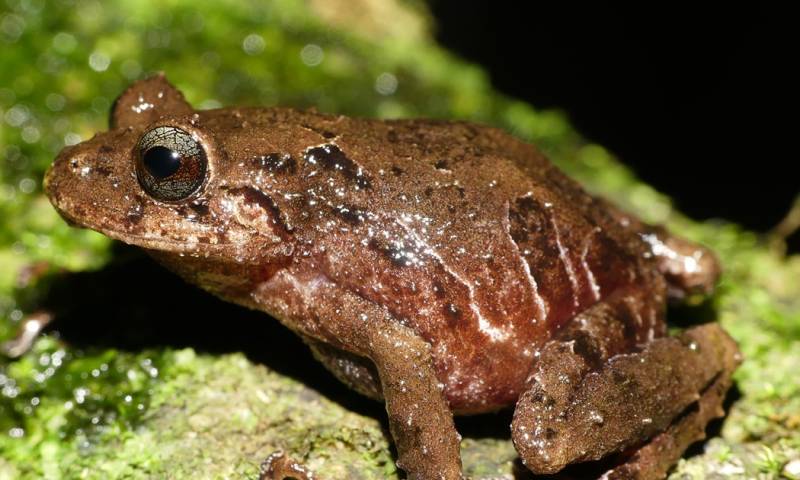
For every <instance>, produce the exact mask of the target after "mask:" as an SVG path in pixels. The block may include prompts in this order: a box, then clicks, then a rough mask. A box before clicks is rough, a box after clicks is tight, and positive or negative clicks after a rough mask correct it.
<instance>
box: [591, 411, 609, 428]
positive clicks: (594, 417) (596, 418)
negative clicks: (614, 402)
mask: <svg viewBox="0 0 800 480" xmlns="http://www.w3.org/2000/svg"><path fill="white" fill-rule="evenodd" d="M589 420H591V421H592V423H594V424H595V425H602V424H603V422H604V421H605V419H604V418H603V416H602V415H600V414H599V413H598V412H596V411H594V410H592V411H591V412H589Z"/></svg>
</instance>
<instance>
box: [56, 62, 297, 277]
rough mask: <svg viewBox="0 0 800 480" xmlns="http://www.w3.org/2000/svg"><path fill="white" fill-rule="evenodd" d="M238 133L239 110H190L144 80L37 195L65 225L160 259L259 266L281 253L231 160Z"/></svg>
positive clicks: (275, 233)
mask: <svg viewBox="0 0 800 480" xmlns="http://www.w3.org/2000/svg"><path fill="white" fill-rule="evenodd" d="M242 127H243V120H242V115H241V113H240V112H239V111H237V110H230V109H219V110H208V111H195V110H194V109H193V108H192V107H191V106H190V105H189V104H188V103H187V102H186V101H185V100H184V97H183V95H182V94H181V92H179V91H178V90H176V89H175V88H174V87H173V86H172V85H170V84H169V83H168V82H167V80H166V79H165V77H164V76H163V75H157V76H154V77H150V78H148V79H145V80H142V81H139V82H137V83H135V84H134V85H132V86H131V87H130V88H128V90H126V91H125V92H124V93H123V94H122V95H121V96H120V97H119V98H118V99H117V101H116V102H115V104H114V107H113V110H112V115H111V128H110V129H109V131H107V132H103V133H100V134H97V135H95V136H94V137H93V138H91V139H89V140H86V141H85V142H82V143H80V144H78V145H74V146H70V147H66V148H64V150H62V151H61V153H60V154H59V155H58V158H56V160H55V162H54V163H53V165H52V166H51V168H50V169H49V170H48V172H47V175H46V177H45V190H46V192H47V195H48V196H49V198H50V201H51V202H52V203H53V205H54V206H55V207H56V209H57V210H58V211H59V213H60V214H61V215H62V216H63V217H64V218H65V219H66V220H67V221H69V222H70V223H72V224H74V225H77V226H81V227H86V228H91V229H93V230H97V231H99V232H101V233H103V234H105V235H108V236H109V237H112V238H115V239H118V240H121V241H123V242H125V243H129V244H133V245H136V246H139V247H143V248H145V249H147V250H149V251H152V252H157V254H159V255H160V256H161V257H162V258H166V259H167V260H169V258H173V260H175V259H177V257H181V258H185V257H189V258H191V257H197V258H210V259H215V260H216V261H222V262H223V263H230V262H236V263H249V264H264V263H265V262H269V261H270V258H269V257H270V256H274V255H281V256H285V255H288V254H289V252H290V250H291V247H290V245H288V243H289V242H287V241H286V240H287V237H288V235H287V227H286V226H285V225H284V224H283V223H282V222H281V219H280V212H279V211H278V210H277V208H276V207H275V204H274V202H272V201H271V199H270V197H269V196H267V195H266V194H264V193H263V192H261V191H260V190H258V189H257V188H254V187H253V186H252V185H253V182H252V175H253V171H252V169H249V168H247V166H245V165H243V163H242V160H241V158H242V155H237V154H238V153H241V152H239V150H242V149H243V148H248V147H247V146H246V145H245V146H243V142H244V143H246V141H244V140H242V139H243V138H246V137H247V135H248V132H247V129H243V128H242ZM232 132H233V133H232ZM250 136H253V135H252V133H250ZM182 261H184V262H185V261H186V260H182ZM170 263H174V262H170Z"/></svg>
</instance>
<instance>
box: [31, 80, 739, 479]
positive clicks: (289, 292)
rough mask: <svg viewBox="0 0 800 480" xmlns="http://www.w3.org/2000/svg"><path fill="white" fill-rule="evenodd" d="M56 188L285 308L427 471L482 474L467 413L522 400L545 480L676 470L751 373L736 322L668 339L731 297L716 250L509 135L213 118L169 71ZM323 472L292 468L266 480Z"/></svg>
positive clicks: (281, 112)
mask: <svg viewBox="0 0 800 480" xmlns="http://www.w3.org/2000/svg"><path fill="white" fill-rule="evenodd" d="M45 185H46V190H47V194H48V195H49V197H50V199H51V201H52V203H53V205H55V207H56V208H57V209H58V211H59V212H60V213H61V215H62V216H63V217H64V218H65V219H67V220H68V221H69V222H70V223H72V224H76V225H79V226H83V227H88V228H92V229H94V230H97V231H99V232H102V233H104V234H106V235H108V236H110V237H112V238H115V239H118V240H121V241H123V242H126V243H130V244H134V245H137V246H139V247H142V248H144V249H145V250H147V251H148V252H149V253H150V254H152V256H153V257H155V258H156V259H157V260H158V261H160V262H161V263H163V264H164V265H165V266H167V267H168V268H169V269H171V270H173V271H175V272H177V273H178V274H179V275H181V276H182V277H183V278H185V279H186V280H188V281H189V282H191V283H194V284H197V285H199V286H201V287H202V288H204V289H206V290H208V291H209V292H211V293H213V294H215V295H217V296H219V297H221V298H223V299H225V300H228V301H231V302H234V303H237V304H240V305H244V306H246V307H249V308H253V309H257V310H262V311H264V312H266V313H269V314H270V315H272V316H273V317H275V318H276V319H278V320H279V321H281V322H282V323H283V324H285V325H286V326H287V327H289V328H290V329H292V330H293V331H295V332H296V333H297V334H298V335H300V336H301V337H302V338H303V339H304V340H305V341H306V343H307V344H308V345H309V346H310V348H311V350H312V351H313V353H314V355H315V356H316V357H317V358H318V359H319V360H320V361H322V362H323V363H324V365H325V366H326V367H327V368H328V369H330V370H331V371H332V372H333V373H334V374H335V375H336V376H337V377H338V378H339V379H340V380H342V381H343V382H345V383H347V384H348V385H350V386H351V387H352V388H354V389H355V390H357V391H358V392H361V393H363V394H365V395H367V396H369V397H372V398H375V399H382V400H383V401H384V402H385V404H386V410H387V412H388V415H389V421H390V427H391V433H392V437H393V439H394V441H395V444H396V446H397V451H398V461H397V464H398V465H399V466H400V468H402V469H403V470H405V471H406V472H407V473H408V475H409V477H410V478H415V479H426V480H432V479H459V478H462V476H463V474H462V470H461V460H460V455H459V440H460V436H459V434H458V433H457V432H456V429H455V428H454V425H453V414H477V413H482V412H490V411H494V410H498V409H501V408H503V407H507V406H511V405H516V407H515V413H514V419H513V422H512V425H511V431H512V438H513V441H514V444H515V446H516V448H517V450H518V451H519V454H520V457H521V460H522V462H523V463H524V464H525V465H526V466H527V467H528V468H530V469H531V470H532V471H533V472H536V473H554V472H558V471H559V470H561V469H562V468H564V467H565V466H567V465H571V464H575V463H579V462H586V461H592V460H598V459H603V458H613V462H612V465H611V466H610V467H609V468H610V470H609V471H608V472H607V473H606V474H605V477H606V478H631V477H637V478H661V477H663V476H665V474H666V472H667V470H668V469H669V468H670V467H671V466H672V465H673V464H674V463H675V462H676V461H677V460H678V459H679V457H680V456H681V454H682V452H683V451H684V450H685V449H686V448H687V447H688V446H689V445H690V444H691V443H692V442H694V441H696V440H698V439H700V438H702V436H703V431H704V428H705V426H706V424H707V423H708V422H709V421H710V420H711V419H713V418H715V417H718V416H720V415H722V409H721V405H722V401H723V396H724V394H725V392H726V391H727V389H728V388H729V386H730V385H731V373H732V372H733V370H734V369H735V368H736V366H737V364H738V363H739V361H740V359H739V353H738V350H737V347H736V344H735V343H734V341H733V340H732V339H731V338H730V337H729V336H728V335H727V334H726V333H725V332H724V331H723V330H722V329H721V328H720V327H719V326H717V325H716V324H707V325H702V326H697V327H694V328H690V329H688V330H687V331H685V332H684V333H682V334H680V335H678V336H675V337H670V336H668V335H667V326H666V323H665V305H666V303H667V301H668V300H669V299H676V300H679V299H681V298H682V297H685V296H686V295H689V294H695V293H707V292H710V291H711V289H712V287H713V285H714V283H715V281H716V279H717V277H718V274H719V267H718V264H717V261H716V260H715V257H714V255H713V254H712V253H711V252H709V251H708V250H706V249H705V248H703V247H700V246H698V245H694V244H692V243H689V242H688V241H685V240H682V239H680V238H677V237H674V236H671V235H670V234H668V233H667V232H666V231H664V230H663V229H660V228H656V227H651V226H648V225H645V224H643V223H642V222H640V221H639V220H637V219H636V218H634V217H632V216H630V215H627V214H625V213H623V212H621V211H619V210H617V209H616V208H614V207H613V206H611V205H610V204H608V203H606V202H605V201H603V200H601V199H598V198H595V197H593V196H591V195H589V194H587V193H586V192H585V191H584V190H583V189H582V188H581V187H580V186H579V185H578V184H576V183H575V182H574V181H572V180H571V179H569V178H567V177H566V176H565V175H564V174H563V173H562V172H560V171H559V170H558V169H557V168H555V167H554V166H553V165H552V164H550V163H549V162H548V161H547V159H545V157H544V156H542V154H541V153H539V152H538V151H537V150H536V149H535V148H534V147H533V146H531V145H529V144H526V143H523V142H522V141H519V140H517V139H515V138H513V137H511V136H509V135H507V134H506V133H503V132H502V131H500V130H498V129H495V128H489V127H485V126H478V125H473V124H469V123H464V122H445V121H431V120H391V121H384V120H371V119H353V118H347V117H344V116H333V115H323V114H319V113H316V112H311V111H296V110H291V109H285V108H222V109H215V110H206V111H196V110H194V109H193V108H192V107H191V106H190V105H189V104H188V103H187V102H186V101H185V100H184V98H183V95H182V94H181V93H180V92H179V91H177V90H176V89H175V88H174V87H172V86H171V85H170V84H169V83H168V82H167V81H166V79H165V78H164V76H163V75H158V76H155V77H151V78H149V79H146V80H143V81H140V82H138V83H135V84H134V85H133V86H131V87H130V88H129V89H128V90H127V91H125V92H124V93H123V94H122V95H121V96H120V97H119V99H118V100H117V101H116V103H115V105H114V108H113V112H112V118H111V128H110V130H109V131H108V132H104V133H100V134H97V135H95V136H94V137H93V138H92V139H90V140H87V141H85V142H83V143H80V144H78V145H75V146H71V147H67V148H65V149H64V150H63V151H62V152H61V153H60V155H59V156H58V158H57V159H56V161H55V163H54V164H53V166H52V168H51V169H50V170H49V172H48V174H47V177H46V181H45ZM298 472H299V473H298ZM302 472H303V470H302V469H300V468H299V466H297V465H295V464H293V463H292V462H291V461H290V460H289V459H287V458H285V457H281V456H280V455H276V456H273V457H271V460H270V462H268V465H267V466H266V469H265V476H268V475H271V476H273V477H275V478H284V477H286V478H288V477H300V476H305V475H306V474H305V473H302Z"/></svg>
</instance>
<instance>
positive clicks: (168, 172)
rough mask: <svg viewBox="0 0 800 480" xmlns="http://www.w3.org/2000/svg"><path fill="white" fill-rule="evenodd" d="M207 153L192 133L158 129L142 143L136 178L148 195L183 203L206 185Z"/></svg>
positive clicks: (143, 136) (170, 128) (138, 150)
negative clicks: (204, 183)
mask: <svg viewBox="0 0 800 480" xmlns="http://www.w3.org/2000/svg"><path fill="white" fill-rule="evenodd" d="M207 169H208V160H207V158H206V152H205V150H203V147H202V145H200V142H199V141H197V140H196V139H195V138H194V137H192V135H191V134H189V133H188V132H185V131H183V130H181V129H180V128H176V127H156V128H153V129H151V130H149V131H147V132H146V133H145V134H144V135H142V138H141V140H139V145H138V147H137V155H136V176H137V177H138V178H139V184H141V186H142V188H144V190H145V191H146V192H147V194H148V195H150V196H151V197H153V198H155V199H156V200H161V201H165V202H176V201H178V200H183V199H185V198H187V197H189V196H191V195H192V194H193V193H195V192H197V190H198V189H199V188H200V187H201V186H202V185H203V181H204V180H205V178H206V170H207Z"/></svg>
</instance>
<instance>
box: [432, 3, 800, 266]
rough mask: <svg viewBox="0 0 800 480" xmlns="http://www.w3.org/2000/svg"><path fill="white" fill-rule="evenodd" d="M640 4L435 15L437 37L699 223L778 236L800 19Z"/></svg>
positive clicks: (798, 189) (468, 9)
mask: <svg viewBox="0 0 800 480" xmlns="http://www.w3.org/2000/svg"><path fill="white" fill-rule="evenodd" d="M637 5H638V6H636V5H633V6H630V7H628V8H625V9H623V8H621V7H619V6H617V7H609V6H608V5H600V4H599V2H597V3H589V2H587V3H586V4H577V3H570V2H524V1H520V2H511V1H508V2H504V1H491V2H486V1H483V2H477V1H445V0H438V1H435V2H433V4H432V8H433V12H434V16H435V18H436V22H437V25H438V31H437V38H438V40H439V41H440V42H441V43H442V44H443V45H444V46H445V47H447V48H449V49H450V50H452V51H454V52H456V53H457V54H459V55H460V56H462V57H464V58H466V59H468V60H471V61H474V62H477V63H480V64H482V65H484V66H485V67H486V68H487V70H488V71H489V73H490V75H491V79H492V82H493V84H494V85H495V86H496V87H497V88H498V89H499V90H501V91H502V92H504V93H506V94H509V95H512V96H514V97H518V98H521V99H524V100H527V101H529V102H531V103H532V104H533V105H535V106H536V107H539V108H558V109H560V110H562V111H565V112H566V113H567V114H568V116H569V118H570V119H571V121H572V122H573V124H574V125H576V127H577V128H578V129H579V130H580V131H581V132H582V133H583V134H584V135H586V136H587V137H588V138H590V139H591V140H593V141H596V142H599V143H600V144H602V145H604V146H606V147H608V148H609V149H610V150H612V151H613V152H614V153H616V154H617V155H618V156H619V157H620V158H621V159H622V161H623V162H625V163H626V164H628V165H630V166H631V167H633V168H634V170H635V171H636V172H637V173H638V174H639V175H640V176H641V177H642V178H643V179H644V180H645V181H646V182H648V183H650V184H652V185H653V186H655V187H656V188H657V189H659V190H660V191H663V192H665V193H667V194H668V195H670V196H671V197H672V198H673V199H674V200H675V201H676V203H677V205H678V207H679V208H680V209H681V210H682V211H684V212H685V213H687V214H688V215H690V216H692V217H694V218H697V219H706V218H725V219H729V220H732V221H735V222H737V223H740V224H743V225H744V226H746V227H748V228H751V229H754V230H758V231H767V230H768V229H770V228H771V227H773V226H774V225H775V224H777V223H778V222H779V221H780V219H781V218H782V217H783V216H784V215H785V214H786V212H787V211H788V208H789V207H790V205H791V202H792V199H793V198H794V196H795V195H796V194H798V193H800V173H796V172H800V168H797V163H798V160H799V159H798V155H797V153H796V150H795V149H794V148H793V147H794V138H795V132H794V131H793V130H795V129H796V126H797V121H796V120H787V118H789V119H793V118H794V116H795V115H796V112H795V111H794V108H793V107H790V105H789V104H790V98H789V97H790V94H791V93H792V91H793V90H794V89H795V87H796V86H797V85H798V76H797V74H796V73H793V72H792V70H794V69H796V68H797V67H798V65H797V63H798V51H797V50H798V49H797V48H796V46H795V45H794V43H797V42H796V40H797V39H796V38H795V34H794V31H793V30H792V29H793V28H796V26H793V25H790V24H789V21H790V20H791V19H792V18H796V17H795V16H794V15H790V14H789V12H787V11H780V10H776V9H773V8H772V7H770V6H767V5H765V4H761V5H759V6H753V5H743V6H736V5H734V4H733V3H731V4H725V5H724V6H714V5H710V4H705V5H703V6H700V5H687V6H678V5H677V4H675V3H669V4H666V3H665V4H663V5H659V6H657V7H654V6H655V5H656V4H654V3H651V2H644V4H641V5H639V4H637ZM793 42H794V43H793ZM791 103H792V104H794V102H791ZM786 115H789V116H788V117H786ZM798 237H799V236H798V235H794V236H793V238H792V249H793V250H794V251H800V249H799V248H798V247H800V238H798Z"/></svg>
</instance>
